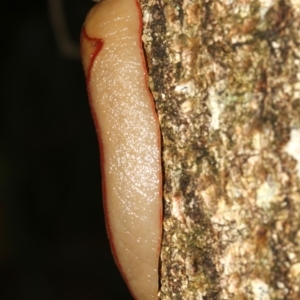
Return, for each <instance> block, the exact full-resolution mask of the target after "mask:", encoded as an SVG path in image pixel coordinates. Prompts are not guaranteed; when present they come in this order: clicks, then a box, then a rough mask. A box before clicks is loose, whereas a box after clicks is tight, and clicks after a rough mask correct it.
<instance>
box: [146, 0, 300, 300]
mask: <svg viewBox="0 0 300 300" xmlns="http://www.w3.org/2000/svg"><path fill="white" fill-rule="evenodd" d="M141 5H142V10H143V16H144V32H143V41H144V46H145V51H146V55H147V57H148V67H149V84H150V88H151V91H152V94H153V96H154V99H155V103H156V108H157V113H158V116H159V120H160V126H161V131H162V147H163V167H164V175H163V176H164V198H163V201H164V225H163V230H164V233H163V243H162V251H161V289H160V293H159V295H160V296H159V299H162V300H165V299H170V300H176V299H208V300H211V299H222V300H225V299H260V300H267V299H295V300H296V299H300V192H299V189H300V1H299V0H260V1H258V0H253V1H250V0H239V1H238V0H235V1H234V0H220V1H216V0H169V1H166V0H162V1H158V0H150V1H149V0H141Z"/></svg>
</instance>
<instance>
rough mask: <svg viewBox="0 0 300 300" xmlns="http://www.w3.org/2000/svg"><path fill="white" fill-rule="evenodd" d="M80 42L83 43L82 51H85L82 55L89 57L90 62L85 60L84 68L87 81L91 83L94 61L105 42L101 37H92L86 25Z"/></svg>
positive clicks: (84, 57) (85, 57)
mask: <svg viewBox="0 0 300 300" xmlns="http://www.w3.org/2000/svg"><path fill="white" fill-rule="evenodd" d="M80 44H81V53H83V52H85V55H84V56H83V55H81V57H83V60H84V59H88V62H84V61H83V66H87V68H86V69H85V70H84V71H85V74H86V82H87V85H89V82H90V77H91V69H92V67H93V63H94V60H95V58H96V57H97V55H98V54H99V53H100V51H101V49H102V47H103V45H104V42H103V40H102V39H99V38H92V37H90V36H88V35H87V33H86V30H85V27H83V28H82V31H81V36H80Z"/></svg>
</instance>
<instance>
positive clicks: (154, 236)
mask: <svg viewBox="0 0 300 300" xmlns="http://www.w3.org/2000/svg"><path fill="white" fill-rule="evenodd" d="M141 30H142V16H141V11H140V7H139V3H138V2H137V1H136V0H103V1H101V2H100V3H98V4H96V5H95V6H94V7H93V8H92V10H91V11H90V12H89V14H88V16H87V18H86V21H85V23H84V26H83V29H82V34H81V52H82V61H83V66H84V70H85V74H86V78H87V89H88V93H89V99H90V106H91V109H92V113H93V117H94V121H95V125H96V128H97V135H98V140H99V145H100V152H101V167H102V181H103V182H102V186H103V194H104V209H105V215H106V227H107V232H108V235H109V239H110V244H111V248H112V252H113V255H114V258H115V261H116V264H117V266H118V268H119V270H120V272H121V274H122V275H123V278H124V280H125V281H126V283H127V285H128V287H129V289H130V291H131V293H132V295H133V296H134V297H135V299H138V300H148V299H157V293H158V264H159V252H160V244H161V230H162V216H161V214H162V208H161V206H162V204H161V202H162V192H161V190H162V179H161V154H160V132H159V125H158V120H157V116H156V113H155V108H154V102H153V98H152V96H151V94H150V92H149V89H148V86H147V70H146V64H145V59H144V54H143V48H142V41H141Z"/></svg>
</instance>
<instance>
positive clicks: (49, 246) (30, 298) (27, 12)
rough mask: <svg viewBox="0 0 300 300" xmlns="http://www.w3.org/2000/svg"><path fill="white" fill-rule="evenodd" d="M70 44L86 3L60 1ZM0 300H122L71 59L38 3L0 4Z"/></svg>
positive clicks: (86, 112)
mask: <svg viewBox="0 0 300 300" xmlns="http://www.w3.org/2000/svg"><path fill="white" fill-rule="evenodd" d="M63 3H64V10H65V18H66V22H67V26H68V30H69V32H70V35H71V38H72V40H73V41H74V42H75V43H77V44H79V33H80V28H81V25H82V23H83V20H84V18H85V15H86V13H87V11H88V10H89V8H90V7H91V6H92V5H93V3H92V2H91V1H89V0H64V2H63ZM0 24H1V47H0V51H1V64H0V76H1V81H0V82H1V88H0V101H1V106H0V299H1V300H48V299H49V300H50V299H51V300H52V299H55V300H60V299H62V300H68V299H70V300H77V299H80V300H90V299H97V300H98V299H107V300H114V299H122V300H126V299H132V298H131V297H130V295H129V293H128V291H127V288H126V286H125V284H124V283H123V280H122V278H121V276H120V275H119V272H118V271H117V268H116V267H115V264H114V261H113V258H112V256H111V253H110V249H109V245H108V239H107V236H106V231H105V224H104V219H103V208H102V200H101V185H100V182H101V178H100V170H99V154H98V143H97V139H96V134H95V130H94V126H93V122H92V118H91V114H90V109H89V106H88V100H87V94H86V89H85V79H84V75H83V71H82V66H81V62H80V60H79V59H74V58H71V57H68V55H63V54H62V53H61V52H60V51H59V50H58V46H57V43H56V40H55V36H54V32H53V29H52V27H51V22H50V18H49V13H48V7H47V2H46V1H45V0H39V1H32V0H6V1H1V4H0Z"/></svg>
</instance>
